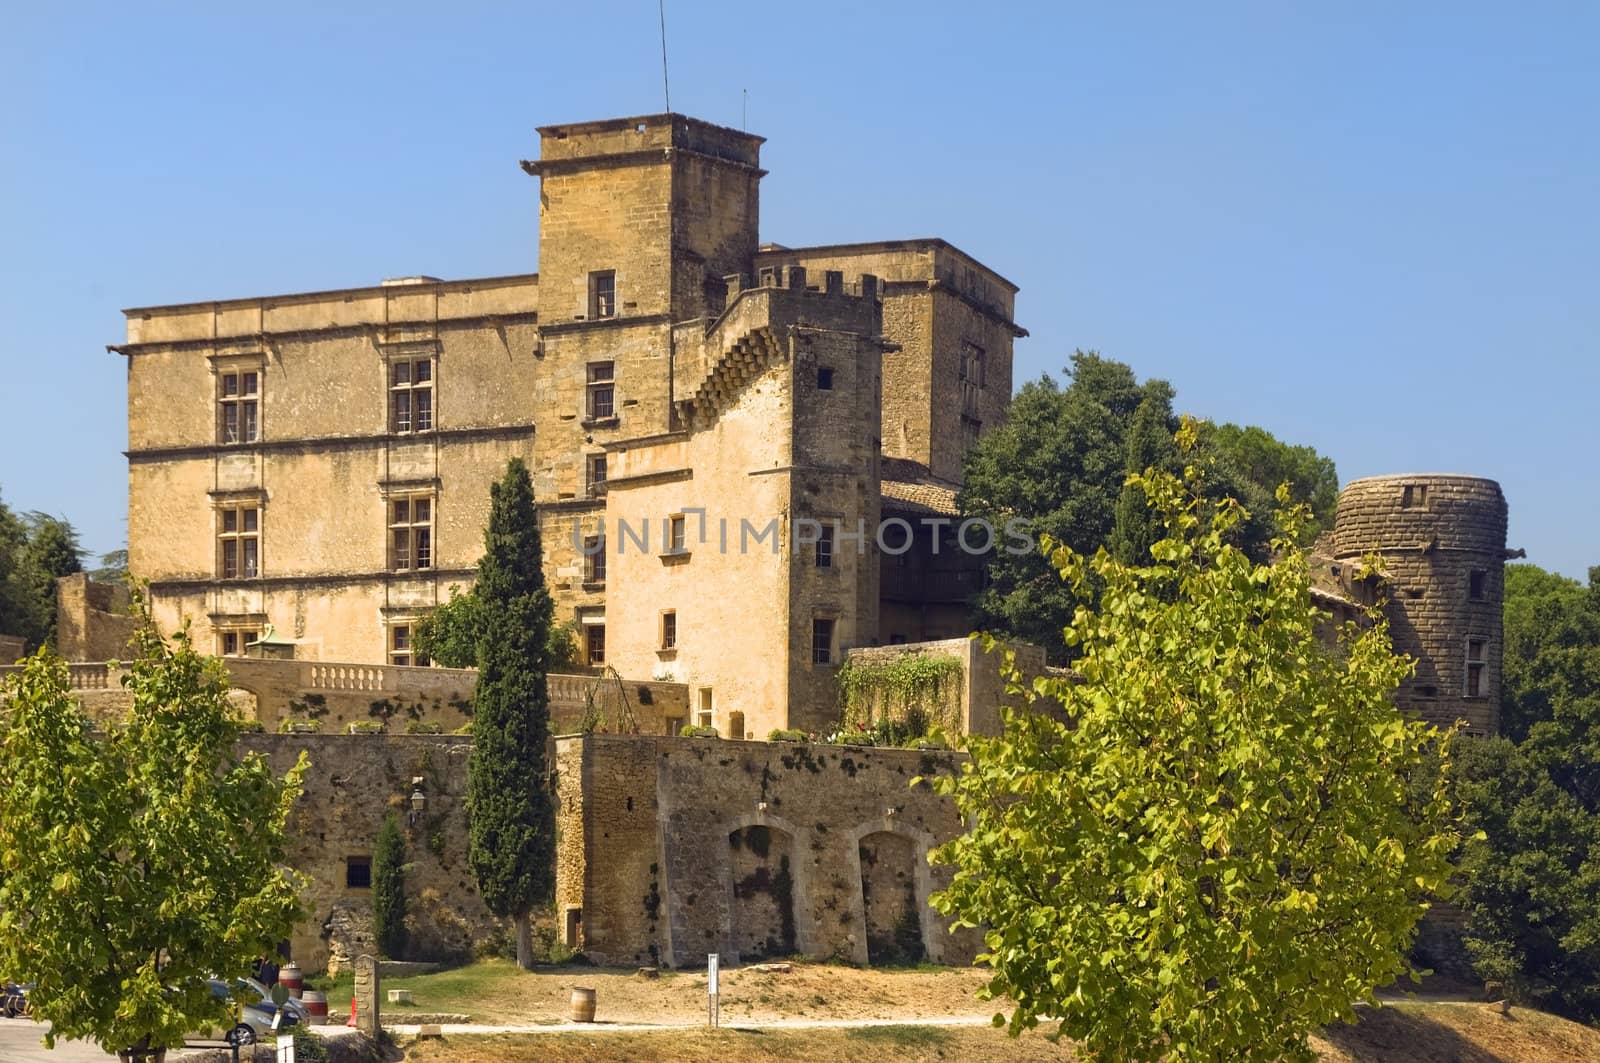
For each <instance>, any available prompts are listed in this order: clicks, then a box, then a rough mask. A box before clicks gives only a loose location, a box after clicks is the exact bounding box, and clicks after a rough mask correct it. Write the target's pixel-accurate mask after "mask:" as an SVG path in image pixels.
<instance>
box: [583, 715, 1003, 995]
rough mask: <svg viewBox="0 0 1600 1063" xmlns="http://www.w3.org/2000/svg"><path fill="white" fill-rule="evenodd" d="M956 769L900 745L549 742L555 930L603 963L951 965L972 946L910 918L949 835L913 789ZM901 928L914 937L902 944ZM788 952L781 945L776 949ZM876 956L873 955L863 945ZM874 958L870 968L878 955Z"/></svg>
mask: <svg viewBox="0 0 1600 1063" xmlns="http://www.w3.org/2000/svg"><path fill="white" fill-rule="evenodd" d="M960 759H961V758H960V756H959V755H958V754H954V753H945V752H920V751H916V750H904V749H863V748H860V747H852V746H827V745H796V744H792V743H782V742H729V741H723V740H717V739H698V738H682V739H670V738H623V737H610V736H598V735H590V736H587V737H573V738H564V739H560V740H558V742H557V769H558V772H559V783H558V785H559V794H560V811H559V820H560V826H559V828H558V829H559V831H560V833H561V837H562V848H561V853H560V856H559V861H558V867H557V883H556V899H557V909H558V911H557V918H558V921H559V922H560V923H561V925H563V926H564V927H567V928H569V929H571V931H572V932H573V939H572V940H573V943H574V944H575V945H577V946H579V947H582V948H583V949H584V951H585V952H586V953H587V954H588V955H589V957H590V958H591V959H592V960H594V961H596V962H598V963H604V964H617V965H629V964H635V963H651V962H659V963H662V964H665V965H668V966H676V967H684V966H698V965H700V964H702V963H703V962H704V961H705V956H706V954H707V953H708V952H717V953H719V954H720V955H721V956H722V957H723V958H724V960H725V961H727V962H732V963H737V962H740V961H741V960H749V959H752V958H755V957H756V956H768V955H772V954H773V953H774V952H778V953H783V952H789V951H793V952H796V953H799V954H802V955H807V956H814V957H822V958H832V959H836V960H845V961H849V962H855V963H866V962H868V961H869V959H871V955H872V951H873V948H872V940H869V939H882V938H883V937H884V935H885V934H888V937H889V940H891V941H892V940H895V939H896V931H897V930H898V931H899V940H901V941H902V942H905V941H906V940H907V939H908V938H909V939H910V940H911V941H913V942H914V943H916V944H918V945H920V947H921V948H922V949H923V950H924V952H925V954H926V956H927V957H928V958H929V959H932V960H934V961H936V962H943V963H953V964H960V963H967V962H970V961H971V959H972V957H973V956H974V955H975V953H976V951H977V948H978V946H979V944H980V942H979V940H978V937H977V935H976V934H974V933H973V932H971V931H970V930H966V931H958V932H955V933H953V934H952V933H949V932H947V928H946V925H945V924H944V923H943V921H942V920H941V919H940V917H939V916H938V915H937V913H935V912H934V911H933V910H932V909H931V908H929V907H928V906H927V898H928V895H929V893H930V892H932V891H933V890H936V889H938V888H940V887H941V886H943V885H944V884H946V883H947V882H948V877H949V874H950V872H949V870H948V869H947V868H945V867H942V866H940V867H931V866H930V865H929V864H928V863H927V859H926V858H927V853H928V851H929V849H930V848H932V847H934V846H936V845H938V844H939V843H940V842H943V841H945V840H948V839H949V838H951V837H954V836H955V835H956V833H957V832H959V831H960V830H961V829H962V823H961V821H960V818H959V817H958V816H957V815H956V812H955V809H954V806H953V805H952V804H951V803H950V802H949V801H947V800H946V799H944V798H942V797H939V796H937V795H935V794H934V793H933V792H932V790H931V788H930V787H929V786H928V785H927V784H926V783H921V784H918V785H917V786H915V787H913V786H912V785H911V781H912V779H913V778H915V777H917V776H929V775H934V774H938V773H942V772H952V771H955V770H956V769H957V765H958V764H959V762H960ZM907 911H910V912H911V913H912V915H913V917H914V926H915V928H916V933H915V934H910V935H908V934H907V933H906V929H905V928H906V926H907V924H908V923H909V922H910V921H909V920H907V919H906V918H905V913H906V912H907ZM791 940H792V946H791ZM880 946H881V941H880ZM882 955H883V954H882V952H881V951H880V957H881V956H882Z"/></svg>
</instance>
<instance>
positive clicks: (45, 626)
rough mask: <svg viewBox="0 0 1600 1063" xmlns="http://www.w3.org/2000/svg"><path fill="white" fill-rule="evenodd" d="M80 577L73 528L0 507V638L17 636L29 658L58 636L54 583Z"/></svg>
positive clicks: (1, 504)
mask: <svg viewBox="0 0 1600 1063" xmlns="http://www.w3.org/2000/svg"><path fill="white" fill-rule="evenodd" d="M81 571H83V548H82V547H81V546H79V545H78V533H77V532H76V531H75V530H74V529H73V527H72V525H71V524H69V523H67V522H66V521H64V520H62V519H60V518H59V517H52V516H50V515H49V514H47V513H24V514H21V515H20V516H19V515H17V514H15V513H13V512H12V511H11V510H10V509H8V508H7V507H6V505H5V503H4V502H0V635H20V636H22V639H23V642H24V643H25V644H26V646H27V649H28V651H29V652H32V651H33V650H36V649H38V648H39V647H40V646H45V645H49V644H50V643H51V642H52V641H53V640H54V639H55V630H56V579H57V578H59V577H61V576H70V575H71V574H73V573H74V572H81Z"/></svg>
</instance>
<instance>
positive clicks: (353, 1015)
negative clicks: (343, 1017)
mask: <svg viewBox="0 0 1600 1063" xmlns="http://www.w3.org/2000/svg"><path fill="white" fill-rule="evenodd" d="M355 1024H356V998H355V997H351V998H350V1020H349V1021H348V1022H346V1023H345V1025H346V1026H354V1025H355Z"/></svg>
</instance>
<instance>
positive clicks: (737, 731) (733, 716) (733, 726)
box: [728, 712, 744, 741]
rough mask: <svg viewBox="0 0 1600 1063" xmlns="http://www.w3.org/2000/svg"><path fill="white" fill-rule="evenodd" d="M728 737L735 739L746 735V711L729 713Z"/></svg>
mask: <svg viewBox="0 0 1600 1063" xmlns="http://www.w3.org/2000/svg"><path fill="white" fill-rule="evenodd" d="M728 737H729V738H731V739H733V740H734V741H738V740H739V739H741V738H743V737H744V713H742V712H730V713H728Z"/></svg>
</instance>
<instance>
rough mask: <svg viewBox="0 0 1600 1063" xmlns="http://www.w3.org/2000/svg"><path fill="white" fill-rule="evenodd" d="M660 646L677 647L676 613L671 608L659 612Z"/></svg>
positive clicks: (666, 648) (672, 648) (664, 647)
mask: <svg viewBox="0 0 1600 1063" xmlns="http://www.w3.org/2000/svg"><path fill="white" fill-rule="evenodd" d="M661 648H662V649H664V650H675V649H677V648H678V614H677V613H676V612H674V611H673V610H671V609H668V610H667V611H666V612H664V613H662V614H661Z"/></svg>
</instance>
